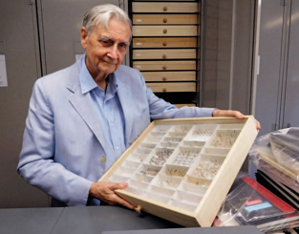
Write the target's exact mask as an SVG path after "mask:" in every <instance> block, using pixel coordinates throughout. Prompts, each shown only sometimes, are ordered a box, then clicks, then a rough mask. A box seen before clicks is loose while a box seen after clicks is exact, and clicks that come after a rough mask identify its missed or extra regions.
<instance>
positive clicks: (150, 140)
mask: <svg viewBox="0 0 299 234" xmlns="http://www.w3.org/2000/svg"><path fill="white" fill-rule="evenodd" d="M156 135H159V134H156ZM162 136H164V133H163V134H161V136H153V134H149V136H147V137H146V138H145V139H144V141H143V142H147V143H158V142H160V141H161V140H162Z"/></svg>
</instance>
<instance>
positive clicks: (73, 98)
mask: <svg viewBox="0 0 299 234" xmlns="http://www.w3.org/2000/svg"><path fill="white" fill-rule="evenodd" d="M78 74H79V73H78ZM74 75H75V74H74ZM76 76H77V77H78V75H76ZM70 80H72V81H71V82H69V85H68V86H67V88H68V90H69V91H70V96H69V101H70V103H71V104H72V105H73V107H74V108H75V109H76V111H77V112H78V114H79V115H80V116H81V117H82V118H83V120H84V121H85V123H86V124H87V125H88V126H89V128H90V129H91V131H92V132H93V133H94V135H95V136H96V138H97V139H98V141H99V143H100V144H101V145H102V148H103V150H104V151H105V152H108V149H107V147H108V146H107V144H104V142H105V138H104V135H103V131H102V129H101V125H100V123H99V120H98V117H97V113H96V111H95V109H94V107H93V105H92V99H91V97H90V94H89V93H86V94H82V92H81V89H80V83H79V78H77V79H70Z"/></svg>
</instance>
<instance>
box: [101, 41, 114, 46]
mask: <svg viewBox="0 0 299 234" xmlns="http://www.w3.org/2000/svg"><path fill="white" fill-rule="evenodd" d="M100 42H101V43H102V44H103V45H104V46H111V45H113V42H112V41H111V40H100Z"/></svg>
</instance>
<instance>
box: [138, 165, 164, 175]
mask: <svg viewBox="0 0 299 234" xmlns="http://www.w3.org/2000/svg"><path fill="white" fill-rule="evenodd" d="M160 170H161V167H159V166H151V165H141V166H140V167H139V168H138V169H137V175H145V176H153V177H154V176H156V175H157V174H158V173H159V171H160Z"/></svg>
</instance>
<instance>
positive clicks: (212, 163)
mask: <svg viewBox="0 0 299 234" xmlns="http://www.w3.org/2000/svg"><path fill="white" fill-rule="evenodd" d="M224 159H225V157H222V156H213V155H203V154H201V155H200V158H199V160H198V161H197V162H198V163H197V164H196V165H195V166H193V167H192V169H191V172H190V175H191V176H193V177H196V178H203V179H208V180H212V179H214V177H215V175H216V174H217V172H218V170H219V168H220V167H221V165H222V163H223V161H224Z"/></svg>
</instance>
